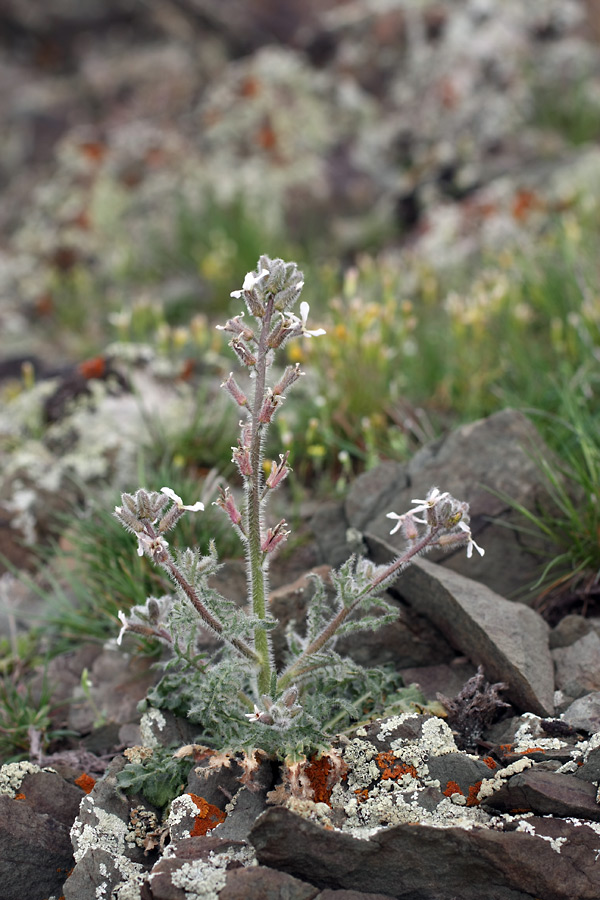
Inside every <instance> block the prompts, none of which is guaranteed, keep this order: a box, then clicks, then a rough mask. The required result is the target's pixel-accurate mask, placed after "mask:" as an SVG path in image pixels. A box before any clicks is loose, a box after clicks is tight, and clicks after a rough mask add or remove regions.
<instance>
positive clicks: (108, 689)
mask: <svg viewBox="0 0 600 900" xmlns="http://www.w3.org/2000/svg"><path fill="white" fill-rule="evenodd" d="M152 665H153V660H151V659H149V658H147V657H143V656H131V655H130V654H128V653H123V652H122V651H121V650H120V649H119V648H114V649H105V650H103V651H102V652H101V653H100V654H99V655H98V656H97V657H96V659H95V660H94V662H93V664H92V667H91V670H90V673H89V677H90V682H91V687H90V689H89V693H90V697H91V701H92V702H90V700H89V699H88V697H87V696H86V694H85V693H84V691H83V688H82V687H78V688H77V689H76V690H75V692H74V700H75V702H74V703H73V704H72V705H71V708H70V710H69V727H70V728H72V729H73V731H76V732H78V733H80V734H81V733H83V734H86V733H87V732H89V731H91V730H92V729H93V727H94V723H95V722H96V721H97V720H98V717H99V716H101V717H102V718H103V719H106V720H108V722H110V723H111V724H113V723H114V724H116V725H117V726H119V725H124V724H128V723H131V722H134V723H137V722H138V721H139V718H140V714H139V712H138V709H137V707H138V703H139V702H140V700H143V699H144V697H145V696H146V694H147V693H148V691H149V689H150V688H151V687H153V685H154V684H155V683H156V680H157V674H156V672H155V671H154V670H153V669H152Z"/></svg>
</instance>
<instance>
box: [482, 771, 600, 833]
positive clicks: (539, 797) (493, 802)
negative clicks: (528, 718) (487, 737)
mask: <svg viewBox="0 0 600 900" xmlns="http://www.w3.org/2000/svg"><path fill="white" fill-rule="evenodd" d="M596 793H597V790H596V788H595V787H594V785H593V784H590V783H589V782H587V781H582V780H577V779H576V778H573V777H571V776H570V775H560V774H557V773H556V772H544V771H542V770H540V769H528V770H527V771H525V772H520V773H518V774H516V775H513V776H512V778H509V779H508V780H507V781H506V783H505V784H504V785H503V787H501V788H500V789H499V790H498V791H495V792H494V794H492V796H491V797H490V798H489V799H488V800H487V805H488V806H491V807H492V808H493V809H499V810H501V811H502V812H512V811H513V810H519V811H520V812H533V813H535V814H536V815H538V816H562V817H564V818H575V819H590V820H591V821H593V822H600V806H599V805H598V804H597V803H596Z"/></svg>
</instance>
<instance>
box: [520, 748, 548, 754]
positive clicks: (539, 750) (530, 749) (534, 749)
mask: <svg viewBox="0 0 600 900" xmlns="http://www.w3.org/2000/svg"><path fill="white" fill-rule="evenodd" d="M518 753H519V756H527V754H528V753H546V751H545V750H544V748H543V747H528V748H527V750H519V751H518Z"/></svg>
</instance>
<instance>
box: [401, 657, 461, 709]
mask: <svg viewBox="0 0 600 900" xmlns="http://www.w3.org/2000/svg"><path fill="white" fill-rule="evenodd" d="M475 671H476V670H475V667H474V666H473V665H472V664H471V663H468V662H466V661H464V662H461V661H460V659H457V660H455V661H454V662H453V663H452V665H435V666H420V667H416V666H415V667H410V668H407V669H400V674H401V675H402V678H403V680H404V684H417V685H418V686H419V688H420V689H421V692H422V694H423V696H424V697H425V699H426V700H437V695H438V694H439V693H444V694H446V695H447V696H449V697H453V696H454V695H455V694H458V692H459V691H460V689H461V688H462V686H463V685H464V683H465V681H468V680H469V678H471V677H472V676H473V675H474V674H475Z"/></svg>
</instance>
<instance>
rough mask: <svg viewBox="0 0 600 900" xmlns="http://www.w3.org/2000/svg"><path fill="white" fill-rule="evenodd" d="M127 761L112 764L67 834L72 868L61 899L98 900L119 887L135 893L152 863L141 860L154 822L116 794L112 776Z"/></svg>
mask: <svg viewBox="0 0 600 900" xmlns="http://www.w3.org/2000/svg"><path fill="white" fill-rule="evenodd" d="M126 762H127V761H126V759H125V758H124V757H117V758H116V759H114V760H113V762H112V763H111V765H110V766H109V768H108V770H107V773H106V775H105V777H104V778H103V779H102V780H101V781H98V782H96V785H95V787H94V788H93V790H92V791H91V793H90V794H88V795H87V796H86V797H85V798H84V799H83V801H82V803H81V806H80V808H79V814H78V816H77V818H76V819H75V822H74V824H73V828H72V829H71V840H72V844H73V852H74V856H75V867H74V869H73V871H72V873H71V875H70V876H69V878H68V879H67V881H66V882H65V884H64V888H63V893H64V897H65V900H97V897H98V896H99V893H98V892H99V891H100V890H104V892H105V893H107V892H110V891H111V890H113V889H116V888H117V887H118V886H120V885H123V884H127V885H130V886H131V888H132V889H133V888H136V889H138V888H140V887H141V885H142V884H143V882H144V880H145V877H146V871H147V869H148V868H149V867H150V866H151V864H152V862H153V860H152V858H151V857H147V856H145V855H144V840H145V838H146V835H147V833H148V831H151V830H153V829H154V828H156V827H157V826H158V818H157V816H156V811H154V810H152V809H147V808H146V807H145V806H144V805H143V804H142V803H141V802H138V801H137V799H136V798H130V799H129V798H127V797H126V796H125V795H124V794H123V793H122V792H121V791H119V790H118V787H117V779H116V776H117V774H118V772H120V771H121V769H122V768H123V766H124V765H125V764H126Z"/></svg>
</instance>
